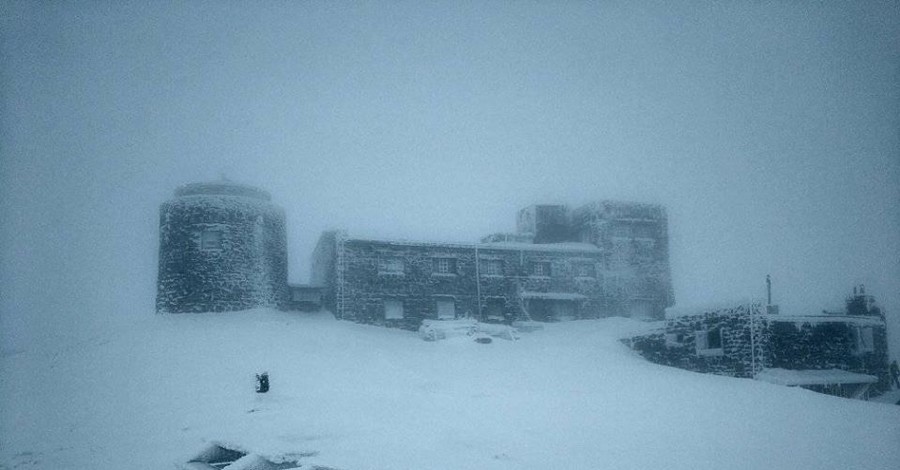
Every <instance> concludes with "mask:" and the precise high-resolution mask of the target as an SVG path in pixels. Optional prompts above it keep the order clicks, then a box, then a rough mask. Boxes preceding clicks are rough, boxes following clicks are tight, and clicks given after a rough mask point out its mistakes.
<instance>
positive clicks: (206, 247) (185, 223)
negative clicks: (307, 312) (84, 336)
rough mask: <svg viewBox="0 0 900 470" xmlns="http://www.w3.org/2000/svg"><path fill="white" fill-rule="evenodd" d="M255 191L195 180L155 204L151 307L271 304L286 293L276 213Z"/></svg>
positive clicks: (215, 308)
mask: <svg viewBox="0 0 900 470" xmlns="http://www.w3.org/2000/svg"><path fill="white" fill-rule="evenodd" d="M269 199H270V197H269V195H268V194H267V193H265V192H263V191H261V190H258V189H255V188H251V187H246V186H242V185H237V184H234V183H229V182H223V183H198V184H190V185H186V186H184V187H182V188H179V189H178V190H177V191H176V197H175V198H174V199H172V200H169V201H167V202H165V203H163V204H162V206H161V207H160V223H159V227H160V240H159V277H158V284H157V299H156V307H157V311H159V312H171V313H180V312H211V311H228V310H245V309H250V308H256V307H279V306H281V305H283V304H284V302H285V300H286V299H287V248H286V235H285V224H284V212H283V211H282V209H281V208H279V207H277V206H275V205H274V204H272V203H271V202H269Z"/></svg>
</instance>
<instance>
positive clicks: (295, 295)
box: [291, 289, 322, 303]
mask: <svg viewBox="0 0 900 470" xmlns="http://www.w3.org/2000/svg"><path fill="white" fill-rule="evenodd" d="M291 300H293V301H294V302H313V303H319V302H321V301H322V295H321V294H320V293H319V291H311V290H302V289H293V290H292V291H291Z"/></svg>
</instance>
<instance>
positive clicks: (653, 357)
mask: <svg viewBox="0 0 900 470" xmlns="http://www.w3.org/2000/svg"><path fill="white" fill-rule="evenodd" d="M763 311H764V310H763V307H762V306H761V305H760V304H756V303H754V304H748V305H740V306H736V307H731V308H720V309H712V310H709V311H706V312H704V313H702V314H698V315H685V316H676V317H674V318H670V319H668V320H666V326H665V328H663V329H660V330H657V331H654V332H651V333H647V334H643V335H639V336H635V337H633V338H629V339H627V340H626V341H625V342H626V343H627V344H629V345H630V346H631V347H632V348H633V349H635V350H636V351H638V352H639V353H640V354H641V355H642V356H643V357H645V358H646V359H648V360H650V361H652V362H655V363H658V364H663V365H668V366H673V367H679V368H682V369H687V370H693V371H696V372H704V373H713V374H720V375H729V376H734V377H753V376H755V373H754V370H755V371H756V372H758V371H760V370H762V369H763V368H774V369H788V370H808V369H812V370H827V369H840V370H844V371H847V372H854V373H860V374H867V375H874V376H876V377H878V379H879V381H878V383H877V384H875V389H876V390H880V391H885V390H888V389H889V376H888V358H887V334H886V327H885V324H884V319H883V317H881V316H878V315H871V316H868V317H860V316H855V317H854V316H841V315H817V316H809V317H790V316H779V315H768V314H764V313H762V312H763ZM877 312H878V313H880V311H877ZM751 314H752V317H751ZM717 329H718V331H720V334H721V351H715V350H711V349H702V348H698V340H697V336H698V332H707V331H713V330H717ZM860 329H862V330H865V329H869V330H870V331H871V337H872V343H871V345H870V346H868V347H862V346H861V345H860V339H859V336H860V333H859V332H858V331H859V330H860ZM751 332H753V333H754V336H753V337H752V340H751ZM865 336H866V337H868V334H866V335H865ZM866 341H868V340H866ZM752 353H755V355H751V354H752Z"/></svg>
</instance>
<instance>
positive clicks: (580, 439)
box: [0, 311, 900, 470]
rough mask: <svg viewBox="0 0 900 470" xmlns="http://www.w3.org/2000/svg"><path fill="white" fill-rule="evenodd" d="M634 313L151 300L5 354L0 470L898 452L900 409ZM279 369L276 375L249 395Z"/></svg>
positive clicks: (504, 463) (622, 461)
mask: <svg viewBox="0 0 900 470" xmlns="http://www.w3.org/2000/svg"><path fill="white" fill-rule="evenodd" d="M643 327H644V326H643V325H642V324H638V323H635V322H631V321H629V320H625V319H616V318H614V319H606V320H590V321H573V322H564V323H556V324H546V325H544V328H543V329H540V330H537V331H533V332H523V333H521V334H520V338H519V339H518V340H516V341H503V340H497V341H493V342H492V343H490V344H478V343H475V342H474V341H472V339H471V338H467V337H460V338H458V339H455V340H445V341H431V342H429V341H423V340H422V339H421V338H420V337H419V336H418V335H417V334H416V333H413V332H408V331H400V330H392V329H384V328H379V327H372V326H365V325H357V324H353V323H347V322H339V321H335V320H334V319H333V317H331V316H330V315H329V314H313V315H309V314H291V313H281V312H271V311H252V312H240V313H223V314H202V315H152V314H148V315H147V317H146V318H145V319H143V320H141V321H139V322H136V323H135V322H132V323H120V324H117V325H113V324H110V325H109V326H108V327H107V328H106V329H105V330H103V331H93V332H91V333H90V336H85V337H82V338H81V339H79V340H71V341H68V342H65V343H62V342H61V343H56V344H53V345H51V346H48V347H43V348H37V347H36V348H33V349H30V350H26V351H23V352H20V353H18V354H14V355H10V356H7V357H3V358H2V361H0V367H2V370H0V373H2V377H3V379H2V382H0V409H2V415H0V423H2V428H0V468H3V469H23V468H24V469H51V468H52V469H68V468H71V469H84V468H91V469H121V468H136V469H137V468H140V469H165V468H168V469H172V468H175V466H176V465H183V464H184V463H186V462H188V461H189V460H191V459H192V458H194V457H196V456H197V455H198V452H202V451H203V449H206V448H208V447H209V446H210V445H211V444H213V443H229V445H232V446H234V447H232V448H240V449H243V451H244V452H246V453H252V454H253V455H258V456H262V457H264V458H266V459H268V460H270V461H273V462H278V461H279V460H278V459H282V461H283V460H284V459H288V457H287V456H290V459H296V460H297V461H298V462H299V463H300V464H301V465H302V467H301V468H313V467H314V466H321V467H327V468H335V469H343V470H361V469H406V468H409V469H468V468H471V469H545V468H567V469H596V468H618V469H623V468H624V469H629V468H634V469H645V468H665V469H681V468H684V469H707V468H708V469H717V470H719V469H722V468H742V469H765V470H772V469H786V470H788V469H789V470H796V469H803V468H816V469H841V470H843V469H847V468H859V467H861V466H864V467H865V468H869V469H895V468H900V446H898V445H897V444H898V442H900V407H896V406H892V405H887V404H880V403H867V402H858V401H851V400H845V399H839V398H834V397H829V396H824V395H819V394H815V393H812V392H807V391H804V390H800V389H793V388H787V387H782V386H777V385H772V384H767V383H761V382H754V381H750V380H743V379H733V378H727V377H717V376H709V375H701V374H696V373H692V372H687V371H683V370H678V369H672V368H667V367H663V366H658V365H655V364H651V363H648V362H646V361H644V360H642V359H641V358H640V357H638V356H637V355H636V354H634V353H632V352H631V351H629V350H628V349H627V348H626V347H625V346H624V345H622V344H621V343H620V342H619V341H618V339H619V338H620V337H623V336H627V335H629V334H631V333H633V332H634V331H636V330H639V329H641V328H643ZM261 371H268V372H269V375H270V383H271V390H270V392H269V393H266V394H257V393H255V392H254V385H255V374H256V373H259V372H261Z"/></svg>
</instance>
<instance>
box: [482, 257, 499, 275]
mask: <svg viewBox="0 0 900 470" xmlns="http://www.w3.org/2000/svg"><path fill="white" fill-rule="evenodd" d="M481 273H482V274H484V275H485V276H502V275H503V260H502V259H488V260H484V261H482V262H481Z"/></svg>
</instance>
